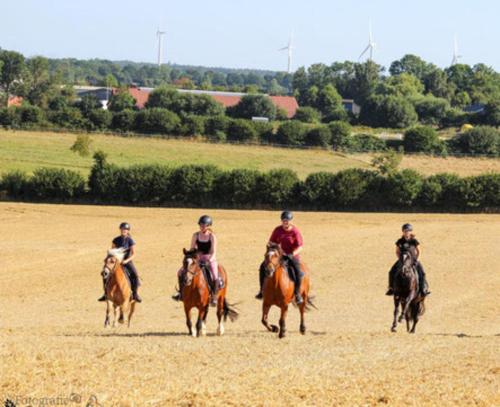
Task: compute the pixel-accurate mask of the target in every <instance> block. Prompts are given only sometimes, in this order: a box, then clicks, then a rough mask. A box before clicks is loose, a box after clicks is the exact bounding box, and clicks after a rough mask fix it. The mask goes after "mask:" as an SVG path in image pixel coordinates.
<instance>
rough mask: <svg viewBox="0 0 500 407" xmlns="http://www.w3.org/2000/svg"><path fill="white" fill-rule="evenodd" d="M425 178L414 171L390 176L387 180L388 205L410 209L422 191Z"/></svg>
mask: <svg viewBox="0 0 500 407" xmlns="http://www.w3.org/2000/svg"><path fill="white" fill-rule="evenodd" d="M422 184H423V178H422V176H421V175H420V174H419V173H418V172H416V171H414V170H408V169H406V170H402V171H399V172H395V173H392V174H390V175H389V176H388V177H387V180H386V185H385V189H386V197H387V203H388V204H390V205H394V206H396V207H409V206H412V205H413V203H414V202H415V201H416V199H417V197H418V196H419V194H420V191H421V189H422Z"/></svg>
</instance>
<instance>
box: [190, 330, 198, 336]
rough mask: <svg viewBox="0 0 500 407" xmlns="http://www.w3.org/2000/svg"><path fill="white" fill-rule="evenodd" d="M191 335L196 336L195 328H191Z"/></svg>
mask: <svg viewBox="0 0 500 407" xmlns="http://www.w3.org/2000/svg"><path fill="white" fill-rule="evenodd" d="M191 336H192V337H193V338H196V337H197V336H198V333H197V332H196V329H193V330H192V331H191Z"/></svg>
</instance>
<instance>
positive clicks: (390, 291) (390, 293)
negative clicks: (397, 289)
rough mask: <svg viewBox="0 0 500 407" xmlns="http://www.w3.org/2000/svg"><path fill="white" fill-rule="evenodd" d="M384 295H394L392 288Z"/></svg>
mask: <svg viewBox="0 0 500 407" xmlns="http://www.w3.org/2000/svg"><path fill="white" fill-rule="evenodd" d="M385 295H394V290H393V289H392V288H389V289H388V290H387V292H386V293H385Z"/></svg>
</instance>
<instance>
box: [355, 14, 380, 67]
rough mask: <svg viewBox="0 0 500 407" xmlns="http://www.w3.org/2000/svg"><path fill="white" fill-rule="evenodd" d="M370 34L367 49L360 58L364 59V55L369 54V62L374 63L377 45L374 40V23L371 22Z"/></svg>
mask: <svg viewBox="0 0 500 407" xmlns="http://www.w3.org/2000/svg"><path fill="white" fill-rule="evenodd" d="M368 32H369V36H368V45H367V46H366V48H365V49H364V51H363V52H362V53H361V55H360V56H359V59H361V58H363V55H365V54H366V53H367V52H369V53H370V54H369V57H368V60H369V61H373V51H374V50H375V47H376V46H377V44H376V43H375V41H374V40H373V34H372V23H371V21H370V22H369V23H368Z"/></svg>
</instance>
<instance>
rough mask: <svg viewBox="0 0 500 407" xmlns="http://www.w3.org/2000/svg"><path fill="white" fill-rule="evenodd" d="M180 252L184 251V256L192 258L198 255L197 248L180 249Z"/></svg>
mask: <svg viewBox="0 0 500 407" xmlns="http://www.w3.org/2000/svg"><path fill="white" fill-rule="evenodd" d="M182 252H183V253H184V258H191V259H194V258H196V256H197V255H198V250H197V249H189V250H186V249H182Z"/></svg>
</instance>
